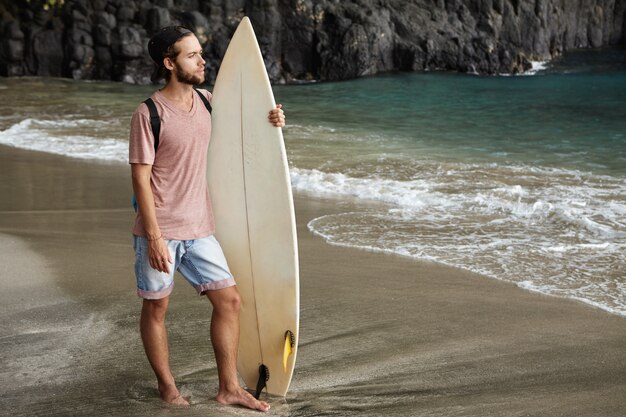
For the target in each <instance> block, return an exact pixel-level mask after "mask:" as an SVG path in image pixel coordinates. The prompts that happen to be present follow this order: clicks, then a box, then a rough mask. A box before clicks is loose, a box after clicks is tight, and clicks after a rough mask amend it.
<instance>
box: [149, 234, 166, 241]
mask: <svg viewBox="0 0 626 417" xmlns="http://www.w3.org/2000/svg"><path fill="white" fill-rule="evenodd" d="M162 238H163V233H161V235H160V236H159V237H155V238H152V239H151V238H150V237H149V236H147V237H146V239H148V241H149V242H154V241H155V240H159V239H162Z"/></svg>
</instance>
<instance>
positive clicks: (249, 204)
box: [207, 17, 300, 396]
mask: <svg viewBox="0 0 626 417" xmlns="http://www.w3.org/2000/svg"><path fill="white" fill-rule="evenodd" d="M212 106H213V112H212V118H213V126H212V134H211V144H210V146H209V154H208V168H207V177H208V181H209V191H210V193H211V199H212V203H213V210H214V214H215V224H216V237H217V239H218V241H219V242H220V244H221V246H222V248H223V250H224V253H225V255H226V258H227V260H228V265H229V267H230V269H231V272H232V273H233V275H234V276H235V280H236V281H237V287H238V289H239V292H240V294H241V297H242V307H241V318H240V322H241V332H240V341H239V356H238V366H237V369H238V371H239V374H240V375H241V377H242V379H243V381H244V383H245V384H246V385H247V386H248V388H251V389H256V386H257V382H258V380H259V370H260V367H261V369H262V367H263V366H264V367H266V369H267V370H268V371H269V379H267V392H268V393H269V394H272V395H279V396H284V395H285V394H286V393H287V390H288V388H289V384H290V382H291V377H292V375H293V369H294V364H295V359H296V353H297V342H298V330H299V311H300V305H299V304H300V300H299V280H298V251H297V239H296V223H295V215H294V209H293V198H292V194H291V184H290V179H289V169H288V165H287V156H286V153H285V145H284V142H283V135H282V131H281V129H280V128H277V127H274V126H272V125H271V123H270V122H269V120H268V118H267V116H268V113H269V111H270V110H271V109H273V108H274V107H275V101H274V96H273V93H272V88H271V85H270V82H269V78H268V76H267V71H266V69H265V64H264V63H263V57H262V56H261V51H260V49H259V46H258V43H257V40H256V37H255V35H254V31H253V29H252V25H251V23H250V20H249V19H248V18H247V17H244V19H243V20H242V21H241V23H240V24H239V27H238V28H237V31H236V32H235V34H234V35H233V38H232V39H231V41H230V44H229V46H228V49H227V51H226V54H225V56H224V59H223V61H222V64H221V66H220V69H219V72H218V75H217V79H216V81H215V86H214V88H213V99H212ZM286 341H287V343H286ZM291 342H293V343H291ZM291 345H293V347H292V348H291ZM290 349H291V353H290Z"/></svg>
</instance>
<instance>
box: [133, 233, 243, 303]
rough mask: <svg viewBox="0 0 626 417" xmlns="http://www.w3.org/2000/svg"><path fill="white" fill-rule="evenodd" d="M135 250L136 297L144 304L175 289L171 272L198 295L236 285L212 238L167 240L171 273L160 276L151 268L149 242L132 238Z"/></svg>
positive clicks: (144, 239)
mask: <svg viewBox="0 0 626 417" xmlns="http://www.w3.org/2000/svg"><path fill="white" fill-rule="evenodd" d="M133 238H134V240H133V247H134V248H135V276H136V278H137V295H138V296H140V297H141V298H144V299H147V300H158V299H161V298H165V297H167V296H168V295H170V294H171V293H172V290H173V289H174V272H175V271H178V272H180V274H181V275H182V276H183V277H184V278H185V279H186V280H187V281H189V283H190V284H191V285H193V287H194V288H195V289H196V291H197V292H198V294H204V293H205V292H206V291H210V290H219V289H222V288H227V287H232V286H233V285H235V280H234V278H233V275H232V274H231V273H230V270H229V269H228V264H227V263H226V257H225V256H224V252H222V248H221V246H220V244H219V243H218V241H217V239H215V237H213V236H209V237H205V238H201V239H194V240H166V241H165V242H166V243H167V248H168V249H169V252H170V256H171V257H172V259H173V260H174V265H171V264H170V273H169V274H168V273H166V272H159V271H157V270H156V269H153V268H152V267H151V266H150V261H149V258H148V240H147V239H146V238H145V237H140V236H133Z"/></svg>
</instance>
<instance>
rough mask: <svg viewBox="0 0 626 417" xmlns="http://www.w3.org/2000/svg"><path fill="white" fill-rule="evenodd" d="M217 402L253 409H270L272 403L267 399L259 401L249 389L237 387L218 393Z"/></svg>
mask: <svg viewBox="0 0 626 417" xmlns="http://www.w3.org/2000/svg"><path fill="white" fill-rule="evenodd" d="M216 400H217V402H218V403H220V404H224V405H241V406H242V407H246V408H250V409H251V410H258V411H269V409H270V405H269V404H268V403H266V402H265V401H259V400H257V399H256V398H254V397H253V396H252V394H250V393H249V392H248V391H246V390H245V389H243V388H241V387H237V388H236V389H235V390H234V391H223V392H222V391H220V392H219V393H218V394H217V398H216Z"/></svg>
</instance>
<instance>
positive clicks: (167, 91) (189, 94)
mask: <svg viewBox="0 0 626 417" xmlns="http://www.w3.org/2000/svg"><path fill="white" fill-rule="evenodd" d="M160 91H161V94H163V95H164V96H165V98H167V99H168V100H170V101H172V102H174V103H175V104H176V105H177V106H178V107H179V108H180V109H181V110H184V111H191V108H192V104H193V86H192V85H191V84H186V83H181V82H178V81H176V80H174V79H171V80H170V81H168V82H167V84H165V86H164V87H163V88H162V89H161V90H160Z"/></svg>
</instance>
